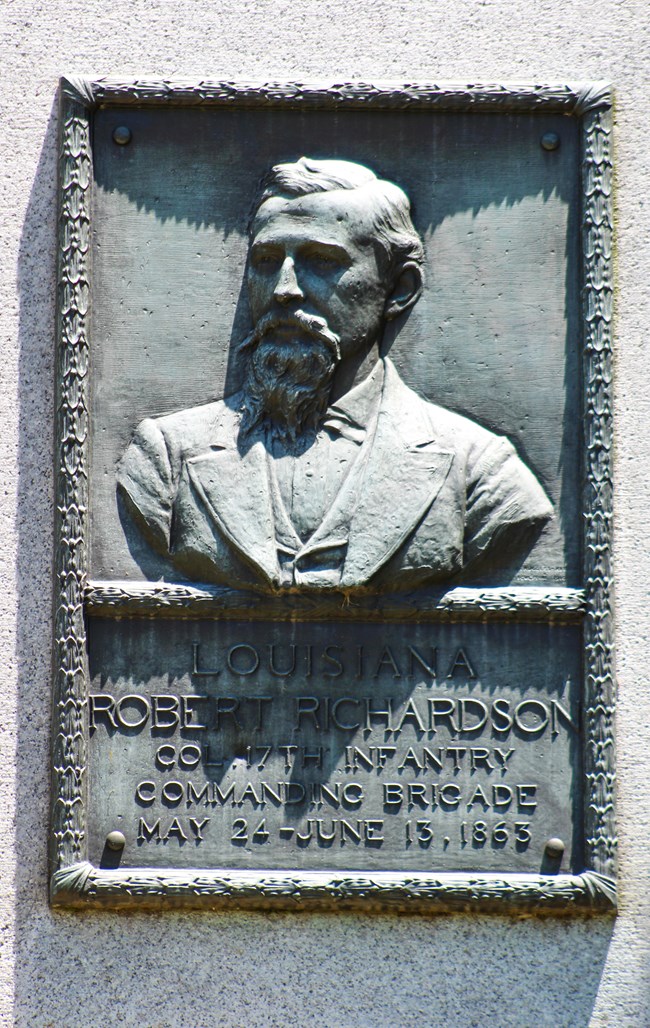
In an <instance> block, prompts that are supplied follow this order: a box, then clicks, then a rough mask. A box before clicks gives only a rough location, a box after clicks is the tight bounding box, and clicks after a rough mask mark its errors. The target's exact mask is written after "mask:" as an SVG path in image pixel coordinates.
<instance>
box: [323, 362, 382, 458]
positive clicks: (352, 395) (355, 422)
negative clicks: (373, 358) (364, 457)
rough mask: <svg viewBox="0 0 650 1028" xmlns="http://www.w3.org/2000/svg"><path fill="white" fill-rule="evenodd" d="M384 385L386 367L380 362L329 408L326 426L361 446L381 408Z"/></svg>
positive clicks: (324, 424)
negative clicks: (380, 402) (375, 414)
mask: <svg viewBox="0 0 650 1028" xmlns="http://www.w3.org/2000/svg"><path fill="white" fill-rule="evenodd" d="M383 384H384V364H383V361H377V363H376V364H375V366H374V368H373V369H372V371H371V372H370V374H369V375H368V376H367V377H366V378H364V379H363V381H362V382H359V384H358V385H355V386H353V387H352V389H350V391H349V392H347V393H346V394H345V396H342V397H341V398H340V399H339V400H337V401H336V403H333V404H332V405H331V407H328V409H327V414H326V416H325V421H324V422H323V427H324V428H327V429H329V430H330V431H331V432H336V433H338V434H339V435H341V436H343V437H344V438H345V439H349V440H350V441H351V442H354V443H357V444H359V445H360V444H361V443H362V442H363V440H364V439H365V437H366V432H367V430H368V426H369V424H370V422H371V420H372V417H373V415H374V413H375V412H376V410H377V407H378V406H379V399H380V397H381V391H382V386H383Z"/></svg>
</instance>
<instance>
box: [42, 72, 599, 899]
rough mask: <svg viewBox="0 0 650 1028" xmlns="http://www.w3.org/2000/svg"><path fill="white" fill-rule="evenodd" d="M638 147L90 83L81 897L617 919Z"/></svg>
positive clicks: (412, 107) (584, 114)
mask: <svg viewBox="0 0 650 1028" xmlns="http://www.w3.org/2000/svg"><path fill="white" fill-rule="evenodd" d="M397 98H398V99H397ZM567 115H569V117H567ZM608 117H609V100H608V95H607V92H606V91H605V90H599V89H597V88H584V89H581V88H576V89H570V88H569V87H558V88H557V89H553V88H548V89H537V88H532V87H531V88H530V89H526V88H522V89H518V90H508V89H506V88H505V87H494V88H491V89H485V90H481V89H480V88H478V87H477V88H474V87H472V89H461V88H458V87H451V88H449V89H444V88H440V87H422V88H421V89H420V90H413V89H412V87H404V88H401V87H400V88H399V89H395V88H393V87H390V88H386V89H381V88H379V89H374V88H370V87H361V86H359V87H355V86H350V87H344V88H343V89H342V91H339V90H338V89H334V88H332V89H329V90H328V89H325V90H323V89H317V88H314V89H310V88H308V87H290V88H289V89H285V90H279V91H277V92H276V91H275V90H274V88H273V87H266V86H264V87H256V88H254V89H253V88H248V87H247V88H241V89H239V88H238V87H233V86H226V85H223V84H210V83H203V84H200V85H197V86H196V87H192V88H189V87H185V86H182V87H181V86H179V87H177V88H174V87H173V86H169V85H165V86H162V85H161V84H156V83H152V84H149V85H147V84H139V85H137V86H130V85H129V86H121V85H120V84H117V83H115V84H110V83H108V84H107V83H94V84H88V83H83V84H81V83H74V84H70V83H67V84H64V86H63V106H62V153H63V156H62V170H61V203H62V207H61V210H62V215H61V221H62V235H61V282H62V287H61V293H60V304H59V307H60V375H61V377H60V396H61V407H60V409H61V411H62V418H61V420H60V424H59V441H60V451H59V452H60V457H61V471H60V486H59V493H60V499H61V502H60V509H61V522H60V538H61V550H60V555H59V574H60V583H61V593H60V597H59V600H58V605H57V661H58V663H57V682H56V695H55V720H56V724H57V725H58V729H57V734H56V740H55V793H56V795H55V801H54V838H55V857H54V859H55V868H54V877H53V886H52V895H53V898H54V900H55V901H56V902H59V903H73V904H74V903H82V902H87V901H92V900H95V899H97V900H99V899H101V900H102V901H103V902H107V903H112V904H118V905H122V904H131V905H133V904H147V903H157V902H160V901H163V900H164V901H165V902H167V903H184V904H190V905H199V906H200V905H206V906H211V905H214V904H216V903H221V902H236V903H239V904H253V905H256V904H263V905H266V904H270V903H275V904H280V905H282V904H292V905H295V904H296V903H299V904H303V905H311V906H318V905H331V904H332V903H336V904H339V905H343V906H345V905H349V904H353V903H354V904H357V903H360V902H365V903H366V905H367V906H368V907H372V906H375V907H377V906H378V907H394V908H396V909H434V908H438V909H454V908H457V907H467V906H468V905H469V906H479V907H482V908H483V909H505V908H507V907H508V906H515V907H522V908H523V907H525V908H527V909H533V910H540V911H541V910H544V909H548V910H559V909H571V908H572V907H574V906H577V907H585V908H591V909H612V908H613V904H614V899H613V896H614V891H613V889H614V886H613V879H612V876H613V870H614V864H613V859H614V839H613V832H612V828H611V824H612V820H611V819H612V794H613V793H612V791H613V739H612V727H611V711H612V706H613V685H612V679H611V632H610V606H609V604H610V600H609V591H610V575H609V519H610V514H611V511H610V502H611V501H610V488H611V483H610V480H609V464H608V456H609V447H610V407H609V395H608V385H609V350H610V339H609V313H610V308H609V293H610V288H609V281H610V279H609V264H608V260H609V252H610V236H609V232H610V225H609V207H608V197H609V169H610V164H609V156H608V151H607V140H608V132H609V121H608ZM91 124H92V138H93V144H92V148H91V146H90V126H91ZM304 154H308V155H309V156H308V157H304V156H301V155H304ZM581 164H582V167H583V168H584V178H583V184H582V187H580V176H579V168H580V166H581ZM90 197H92V201H91V200H90ZM90 253H92V279H89V278H88V277H87V274H86V267H87V265H86V261H87V260H88V259H89V255H90ZM80 269H81V270H80ZM81 282H83V288H82V287H81V285H80V283H81ZM581 287H582V290H583V292H582V296H583V297H584V301H583V302H582V303H581ZM87 311H89V314H88V313H87ZM91 333H92V340H91V342H90V345H89V335H90V334H91ZM86 429H88V430H87V431H86ZM86 481H88V491H87V492H86V484H85V483H86ZM583 483H586V485H583ZM585 526H586V535H585ZM80 590H81V591H80ZM84 616H85V619H86V622H87V637H86V635H85V634H84V628H83V619H84ZM197 869H200V870H197Z"/></svg>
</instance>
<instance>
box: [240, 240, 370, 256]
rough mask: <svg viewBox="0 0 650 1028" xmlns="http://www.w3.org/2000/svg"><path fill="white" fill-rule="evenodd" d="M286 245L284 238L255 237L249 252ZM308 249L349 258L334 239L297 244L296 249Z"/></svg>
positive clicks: (304, 241) (344, 249)
mask: <svg viewBox="0 0 650 1028" xmlns="http://www.w3.org/2000/svg"><path fill="white" fill-rule="evenodd" d="M285 243H286V236H285V235H281V236H273V235H269V236H257V237H256V238H255V239H254V240H253V241H252V243H251V250H256V249H258V248H261V247H266V246H268V247H283V246H284V245H285ZM310 248H314V249H322V250H328V251H329V252H330V253H332V254H336V255H337V256H339V257H349V256H350V254H349V252H348V251H347V250H346V248H345V247H344V246H342V245H341V243H339V242H337V241H336V240H334V239H322V238H319V237H317V236H315V237H313V238H311V239H300V240H299V241H298V244H297V249H299V250H308V249H310Z"/></svg>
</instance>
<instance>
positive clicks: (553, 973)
mask: <svg viewBox="0 0 650 1028" xmlns="http://www.w3.org/2000/svg"><path fill="white" fill-rule="evenodd" d="M0 38H2V43H3V45H2V51H1V52H2V55H3V65H4V71H5V79H4V88H3V90H2V93H1V94H0V106H1V108H2V119H1V123H2V125H3V126H4V131H5V133H6V135H5V139H6V141H7V143H8V145H7V147H5V150H4V155H3V171H4V175H3V179H4V182H3V186H2V192H1V193H0V196H1V200H0V205H1V206H0V222H1V225H2V228H1V230H0V239H1V245H2V250H1V253H2V268H3V272H4V274H3V276H2V280H1V281H0V347H1V353H0V376H1V382H2V385H1V388H0V424H1V426H2V429H1V445H0V454H1V456H0V460H1V462H2V465H1V466H2V472H3V474H2V483H3V488H2V490H0V517H1V519H2V538H3V543H4V545H3V547H2V549H1V550H0V563H1V566H2V572H1V573H2V582H3V586H4V602H3V603H2V606H1V609H0V652H1V654H2V670H3V676H2V683H1V688H2V692H3V717H2V721H1V723H0V743H1V752H2V759H1V763H0V795H1V798H2V817H3V845H2V847H1V848H0V925H1V933H2V934H1V941H2V951H1V954H2V959H1V961H0V1021H1V1023H2V1024H7V1025H9V1024H17V1025H25V1026H30V1028H31V1026H40V1025H43V1026H45V1025H52V1026H56V1028H59V1026H60V1028H64V1026H65V1028H69V1026H77V1025H78V1026H80V1028H90V1026H94V1025H97V1026H99V1025H105V1024H128V1025H131V1024H133V1025H136V1024H138V1025H140V1024H142V1025H151V1026H153V1025H166V1026H167V1025H168V1026H173V1028H176V1026H188V1028H195V1026H198V1025H212V1024H215V1025H216V1024H219V1025H241V1024H250V1025H311V1024H314V1025H316V1024H319V1025H332V1026H346V1028H347V1026H355V1025H377V1024H386V1025H402V1024H403V1025H407V1024H423V1025H424V1024H439V1023H446V1024H448V1025H454V1026H461V1025H476V1026H481V1028H482V1026H487V1025H490V1026H492V1025H494V1026H504V1025H521V1026H525V1025H533V1024H534V1025H553V1026H558V1025H566V1026H578V1025H588V1024H591V1025H597V1026H602V1025H611V1026H619V1025H633V1026H639V1025H643V1024H650V1013H649V1012H648V1011H649V1010H650V898H649V895H648V889H647V881H648V871H649V870H650V857H649V850H650V847H649V846H648V842H649V840H650V788H648V757H647V753H648V741H647V733H648V725H649V724H650V691H649V687H650V682H649V678H650V676H649V673H648V670H647V660H646V649H647V641H648V635H649V634H650V619H649V617H648V602H647V595H648V589H647V585H646V583H647V581H648V578H649V577H650V576H649V575H648V572H649V570H650V548H649V547H648V546H647V545H646V539H647V533H648V525H647V521H648V519H647V510H648V506H647V504H648V500H649V498H650V485H649V484H648V479H649V476H648V460H647V459H646V458H645V451H646V446H647V443H646V439H647V427H646V425H647V417H648V413H650V411H649V408H650V400H649V399H648V391H647V385H646V383H647V379H648V376H649V374H650V357H649V356H647V351H645V350H644V347H643V341H644V333H645V331H646V330H648V329H649V328H650V325H648V322H649V321H650V313H648V303H647V298H646V281H647V267H648V251H649V249H650V243H649V242H648V240H650V225H649V224H648V220H649V219H648V212H649V210H650V205H649V204H648V200H647V197H646V192H645V190H646V189H648V186H649V185H650V159H649V155H648V136H649V133H648V115H647V91H648V82H649V76H648V67H650V64H649V62H650V33H649V32H648V17H647V12H646V11H645V10H644V5H643V4H641V3H638V2H636V0H618V2H617V0H574V2H573V3H572V4H570V5H569V4H566V3H560V2H559V0H537V2H535V3H533V2H532V0H509V2H505V0H481V2H476V0H464V2H461V0H439V2H437V3H433V2H431V0H401V2H399V0H355V2H354V3H352V2H350V3H346V4H344V3H343V2H342V0H323V2H321V3H317V2H315V0H294V3H293V4H289V3H287V2H286V0H257V2H252V0H236V2H234V0H204V3H203V4H200V5H199V4H197V3H188V2H180V0H177V2H174V3H172V2H170V0H152V2H151V3H149V4H146V5H145V4H143V3H142V2H141V0H129V2H127V0H115V2H114V3H113V4H111V5H109V4H107V3H103V2H101V0H86V2H85V3H82V2H81V0H66V2H63V0H50V2H49V3H44V4H42V5H36V4H35V3H33V2H27V0H14V2H7V3H5V4H4V6H3V8H2V12H1V14H0ZM64 72H65V73H77V74H87V75H92V76H97V75H102V74H117V75H120V76H123V77H125V78H128V77H137V76H138V75H145V74H146V75H158V76H161V77H169V76H174V75H178V76H201V75H206V76H210V77H218V78H231V79H238V78H239V79H246V78H256V79H258V78H276V79H278V80H282V79H291V78H301V79H305V78H318V77H322V78H326V79H334V80H337V79H338V80H345V79H350V78H362V79H365V80H372V79H373V78H374V79H386V78H392V79H398V80H404V81H414V80H418V79H421V80H436V81H438V80H444V79H447V80H458V81H465V82H477V81H484V82H491V81H498V80H502V81H507V80H510V81H522V82H525V81H529V82H539V81H570V80H574V81H575V80H584V79H609V80H610V81H611V82H613V83H614V86H615V89H616V97H617V104H616V136H615V144H616V149H615V159H616V167H617V177H616V182H617V191H616V229H617V250H616V281H617V296H618V299H617V307H616V351H615V374H616V380H615V399H616V410H617V414H616V433H617V434H616V465H615V471H616V512H615V513H616V519H615V547H616V549H615V569H616V576H617V629H616V641H617V673H618V683H619V708H618V737H619V793H618V816H619V824H618V835H619V839H620V892H621V895H620V914H619V916H618V918H617V919H616V920H613V919H611V918H603V919H593V920H589V919H575V920H561V919H558V920H554V919H549V920H545V921H536V920H531V919H520V920H509V919H502V918H499V917H472V918H469V917H452V918H421V917H402V918H392V917H384V916H381V917H378V916H373V917H371V916H369V917H366V916H357V915H354V916H352V915H347V914H346V915H344V916H323V915H318V916H308V915H304V914H301V915H290V914H281V915H277V914H276V915H269V914H255V915H254V914H243V913H234V914H205V915H198V914H173V913H170V914H164V915H157V916H153V915H147V916H141V915H130V916H118V915H115V914H97V913H92V914H91V913H87V914H82V915H79V914H62V913H52V912H51V911H50V909H49V908H48V905H47V822H48V804H49V770H48V766H49V765H48V762H49V691H50V636H51V614H50V594H51V559H52V525H53V502H54V501H53V477H52V470H51V469H52V435H53V356H54V295H55V290H54V256H55V223H56V219H55V200H56V196H55V179H56V174H55V173H56V89H57V80H58V77H59V75H60V74H61V73H64ZM649 192H650V190H649ZM649 506H650V505H649Z"/></svg>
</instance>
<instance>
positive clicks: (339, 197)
mask: <svg viewBox="0 0 650 1028" xmlns="http://www.w3.org/2000/svg"><path fill="white" fill-rule="evenodd" d="M367 202H368V199H367V196H366V195H365V194H364V193H363V191H361V192H359V193H357V192H356V191H351V190H338V191H335V192H326V193H312V194H310V195H308V196H304V197H298V198H295V199H292V200H282V199H276V198H273V199H270V200H267V201H266V202H265V203H264V204H262V206H261V207H260V209H259V210H258V212H257V214H256V216H255V221H254V224H253V232H252V238H251V246H250V255H249V264H248V292H249V302H250V307H251V313H252V316H253V321H254V323H257V322H259V320H260V318H262V317H263V316H264V315H266V314H277V315H279V321H280V324H279V325H278V326H277V327H274V328H272V329H271V330H270V332H269V333H268V334H267V338H268V339H269V341H275V342H278V343H286V342H287V341H288V336H289V335H290V334H291V332H293V333H294V334H295V331H296V329H295V327H294V328H291V327H290V326H287V327H286V328H285V327H284V326H283V325H282V314H283V313H286V314H288V315H290V314H291V313H292V312H295V311H303V312H304V313H306V314H308V315H316V316H317V317H319V318H322V319H324V320H325V321H326V323H327V327H328V328H329V330H330V331H331V332H332V333H334V334H335V335H336V336H337V337H338V339H339V345H340V355H341V359H342V360H345V359H346V357H349V356H351V355H352V354H354V353H356V352H357V351H359V350H361V349H362V348H363V347H364V346H366V345H367V344H371V343H373V342H375V341H376V340H377V339H378V338H379V336H380V334H381V330H382V326H383V320H384V306H385V302H386V297H387V293H388V281H387V279H388V276H387V272H386V268H385V267H383V263H382V261H381V258H380V254H379V253H378V247H377V246H376V245H375V243H374V242H373V238H372V229H371V227H370V217H369V213H368V210H367Z"/></svg>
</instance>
